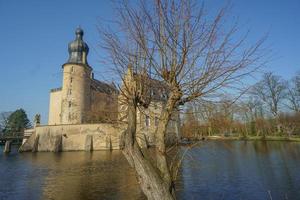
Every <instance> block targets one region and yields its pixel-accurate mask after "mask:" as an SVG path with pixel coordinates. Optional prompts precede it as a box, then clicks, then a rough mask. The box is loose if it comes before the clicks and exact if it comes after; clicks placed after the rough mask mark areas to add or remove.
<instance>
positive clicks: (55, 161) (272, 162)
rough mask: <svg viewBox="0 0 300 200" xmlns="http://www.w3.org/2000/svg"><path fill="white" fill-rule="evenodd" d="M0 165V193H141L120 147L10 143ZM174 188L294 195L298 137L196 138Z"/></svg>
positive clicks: (189, 192)
mask: <svg viewBox="0 0 300 200" xmlns="http://www.w3.org/2000/svg"><path fill="white" fill-rule="evenodd" d="M2 148H3V146H0V149H1V152H2ZM182 148H185V147H182ZM0 169H1V170H0V176H1V179H0V199H33V200H35V199H55V200H56V199H59V200H67V199H72V200H77V199H145V198H144V196H143V194H142V192H141V191H140V189H139V186H138V183H137V181H136V179H135V175H134V172H133V171H132V170H131V169H130V167H129V165H128V164H127V161H126V160H125V158H124V157H123V155H122V153H121V152H120V151H112V152H110V151H94V152H92V153H89V152H63V153H46V152H41V153H22V154H19V153H17V151H16V148H13V151H12V152H11V153H10V154H7V155H5V154H2V153H1V155H0ZM176 188H177V195H178V199H249V200H252V199H256V200H259V199H273V200H276V199H300V143H297V142H282V141H268V142H263V141H204V142H200V143H199V145H198V146H196V147H194V148H193V149H191V150H190V151H189V154H188V155H187V156H186V157H185V159H184V161H183V163H182V166H181V168H180V172H179V177H178V181H177V183H176Z"/></svg>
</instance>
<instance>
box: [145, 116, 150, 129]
mask: <svg viewBox="0 0 300 200" xmlns="http://www.w3.org/2000/svg"><path fill="white" fill-rule="evenodd" d="M145 124H146V127H149V126H150V117H149V116H148V115H146V118H145Z"/></svg>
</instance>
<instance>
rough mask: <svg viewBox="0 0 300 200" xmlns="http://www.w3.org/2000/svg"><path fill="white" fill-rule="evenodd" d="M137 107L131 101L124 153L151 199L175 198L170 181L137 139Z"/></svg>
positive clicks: (143, 189)
mask: <svg viewBox="0 0 300 200" xmlns="http://www.w3.org/2000/svg"><path fill="white" fill-rule="evenodd" d="M136 108H137V107H136V104H135V103H134V101H132V102H129V105H128V127H127V130H126V131H125V133H124V134H125V135H124V149H123V154H124V155H125V157H126V159H127V160H128V162H129V163H130V165H131V166H132V167H133V168H134V169H135V171H136V174H137V179H138V181H139V183H140V187H141V189H142V191H143V192H144V194H145V195H146V196H147V198H148V199H149V200H161V199H164V200H171V199H172V200H173V199H175V196H173V195H172V194H171V193H172V192H171V191H170V187H169V182H166V181H165V178H164V177H165V176H164V175H163V176H161V173H160V172H159V171H158V170H157V168H156V166H155V165H154V164H153V162H151V160H150V159H149V158H147V157H146V156H145V155H144V154H143V152H142V150H141V147H140V146H139V144H138V143H137V141H136V138H135V135H136ZM163 157H164V158H163ZM159 158H160V159H162V161H164V160H166V158H165V156H163V154H162V155H160V156H159ZM167 176H169V173H168V175H167Z"/></svg>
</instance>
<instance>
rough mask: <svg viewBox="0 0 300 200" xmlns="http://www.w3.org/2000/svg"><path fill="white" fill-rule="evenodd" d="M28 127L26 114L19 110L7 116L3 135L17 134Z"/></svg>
mask: <svg viewBox="0 0 300 200" xmlns="http://www.w3.org/2000/svg"><path fill="white" fill-rule="evenodd" d="M30 127H31V124H30V121H29V119H28V118H27V115H26V112H25V111H24V110H23V109H22V108H21V109H18V110H16V111H14V112H13V113H12V114H11V115H9V117H8V118H7V122H6V126H5V128H4V131H3V132H4V134H12V133H19V132H23V131H24V129H26V128H30Z"/></svg>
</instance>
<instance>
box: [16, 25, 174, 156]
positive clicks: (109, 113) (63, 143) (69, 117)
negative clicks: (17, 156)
mask: <svg viewBox="0 0 300 200" xmlns="http://www.w3.org/2000/svg"><path fill="white" fill-rule="evenodd" d="M75 35H76V38H75V40H74V41H72V42H70V43H69V45H68V51H69V59H68V61H67V62H66V63H65V64H63V65H62V68H63V81H62V87H61V88H56V89H52V90H51V91H50V103H49V117H48V125H40V124H37V125H36V126H35V127H34V128H33V129H31V130H26V131H25V134H26V133H27V134H28V133H30V134H31V136H30V137H29V138H28V139H27V140H26V141H24V144H23V145H22V146H21V148H20V151H72V150H85V151H91V150H105V149H119V148H120V138H121V134H122V133H123V132H124V130H125V128H126V115H125V114H124V111H125V110H126V109H125V110H124V106H122V105H121V104H120V100H119V99H121V94H120V92H119V90H118V89H117V87H116V86H115V85H114V84H113V83H111V84H108V83H105V82H102V81H99V80H96V79H95V78H94V75H93V68H92V67H91V66H90V65H89V64H88V61H87V56H88V53H89V47H88V45H87V44H86V43H85V42H84V40H83V35H84V32H83V30H82V29H81V28H77V29H76V31H75ZM128 73H131V72H130V70H129V71H128ZM124 80H127V81H132V80H128V79H126V77H125V78H124ZM151 81H152V82H153V85H157V86H158V87H153V88H152V89H151V92H152V93H153V95H152V96H153V98H152V100H151V103H150V106H149V107H148V108H147V109H145V110H143V111H137V112H138V113H137V117H138V119H137V121H138V130H137V131H138V136H137V139H138V142H139V143H141V144H142V145H143V146H149V145H155V129H156V126H157V125H158V120H159V116H160V112H161V109H162V107H163V106H164V103H165V100H166V99H165V96H161V94H165V92H162V91H161V90H163V89H164V88H162V87H161V84H160V82H159V81H158V80H154V79H152V80H151ZM124 121H125V122H124ZM167 136H168V137H167V140H168V141H170V142H174V141H175V140H176V139H178V138H179V115H178V113H174V116H173V117H172V120H171V121H170V123H169V125H168V134H167Z"/></svg>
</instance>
